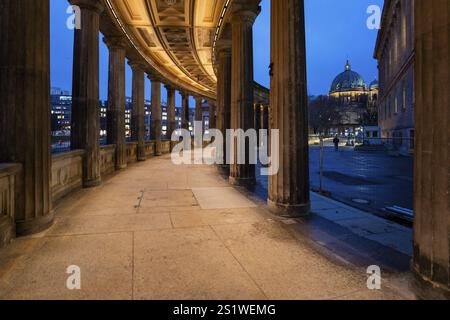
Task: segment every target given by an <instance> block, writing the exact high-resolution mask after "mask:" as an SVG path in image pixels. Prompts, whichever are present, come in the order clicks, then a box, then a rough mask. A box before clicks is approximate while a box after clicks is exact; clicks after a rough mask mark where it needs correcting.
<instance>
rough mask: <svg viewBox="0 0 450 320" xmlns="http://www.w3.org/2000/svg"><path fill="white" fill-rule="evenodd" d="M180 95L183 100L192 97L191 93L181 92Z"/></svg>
mask: <svg viewBox="0 0 450 320" xmlns="http://www.w3.org/2000/svg"><path fill="white" fill-rule="evenodd" d="M180 94H181V97H182V98H183V99H186V98H187V99H189V96H190V94H189V92H186V91H183V90H180Z"/></svg>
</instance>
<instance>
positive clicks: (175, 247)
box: [0, 156, 412, 300]
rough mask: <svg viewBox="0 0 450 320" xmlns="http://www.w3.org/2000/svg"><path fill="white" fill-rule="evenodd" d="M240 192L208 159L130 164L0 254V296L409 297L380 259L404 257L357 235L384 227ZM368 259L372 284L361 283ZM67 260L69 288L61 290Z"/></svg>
mask: <svg viewBox="0 0 450 320" xmlns="http://www.w3.org/2000/svg"><path fill="white" fill-rule="evenodd" d="M240 191H242V190H240V189H239V188H238V189H235V188H232V187H230V185H229V184H228V181H227V180H226V179H223V178H222V177H221V176H220V175H219V174H218V171H217V169H216V168H215V167H210V166H205V165H200V166H199V165H183V166H175V165H174V164H173V163H172V162H171V161H170V156H163V157H160V158H155V159H151V160H149V161H146V162H143V163H138V164H136V165H133V166H130V167H129V168H128V169H127V170H125V171H122V172H119V173H117V174H116V175H115V176H113V177H112V178H111V179H109V180H107V181H106V182H105V183H104V184H103V185H102V186H100V187H97V188H93V189H85V190H81V191H80V192H78V193H76V194H73V195H72V196H70V197H69V198H67V199H65V200H64V201H63V203H61V204H60V205H59V206H58V207H57V208H56V221H55V224H54V225H53V226H52V227H51V228H50V229H49V230H47V231H45V232H43V233H41V234H38V235H34V236H32V237H24V238H19V239H17V240H15V241H14V242H13V243H12V244H11V245H10V246H8V247H7V248H4V249H2V250H0V299H226V300H227V299H251V300H253V299H405V298H411V297H412V296H411V294H410V291H409V290H408V288H407V286H405V283H406V284H407V283H408V275H409V272H407V270H400V269H398V268H397V267H398V264H395V263H392V261H387V262H389V263H385V262H384V261H383V259H381V258H382V257H385V256H387V257H390V259H392V257H397V258H399V257H404V256H406V255H404V254H402V253H399V252H398V251H396V250H394V249H392V248H389V247H386V246H383V245H381V244H379V243H376V242H374V241H373V240H370V239H369V237H375V238H376V237H377V236H380V237H381V236H382V232H385V234H387V235H389V234H394V233H396V232H399V230H397V229H396V228H393V229H388V224H387V223H386V224H384V223H382V222H381V221H378V220H376V219H375V220H374V219H372V218H373V217H371V218H370V219H369V218H368V219H365V218H363V215H364V213H361V214H360V213H358V212H355V211H350V210H347V209H345V207H343V209H342V214H338V213H336V212H333V211H332V210H336V209H339V210H341V209H340V208H341V206H340V205H339V204H338V203H334V202H330V201H327V200H328V199H322V198H321V197H317V196H315V195H313V208H314V211H315V212H318V213H313V214H312V215H311V217H310V218H308V219H295V220H294V219H278V218H277V217H275V216H273V215H271V214H270V213H269V212H268V211H267V209H266V207H265V204H264V203H261V201H260V200H259V201H255V200H254V198H253V196H252V195H249V196H246V195H247V193H243V192H240ZM320 206H321V207H320ZM339 212H341V211H339ZM344 213H345V214H346V215H347V216H346V217H348V218H349V219H347V220H346V219H342V220H341V218H343V217H344ZM324 216H328V218H333V217H334V218H338V219H339V220H337V221H339V223H340V224H346V225H345V226H344V225H338V224H337V222H334V221H330V220H327V219H326V218H324ZM355 222H358V224H357V226H355ZM364 223H365V224H364ZM375 227H376V228H377V229H375ZM353 231H355V232H357V233H359V234H361V235H359V234H356V233H354V232H353ZM372 231H373V232H372ZM388 231H392V232H390V233H389V232H388ZM362 236H364V237H366V238H363V237H362ZM355 257H356V258H358V259H355ZM397 260H399V261H401V259H397ZM395 261H396V259H394V262H395ZM378 263H380V264H379V265H380V267H381V268H382V278H383V283H382V289H381V290H375V291H372V290H368V289H367V284H366V282H367V273H366V269H367V267H368V266H369V265H371V264H378ZM72 265H76V266H79V267H80V269H81V279H82V280H81V290H68V289H67V287H66V281H67V278H68V274H66V270H67V268H68V267H69V266H72ZM385 265H386V268H385ZM403 271H406V272H403Z"/></svg>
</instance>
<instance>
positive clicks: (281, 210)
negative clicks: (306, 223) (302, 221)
mask: <svg viewBox="0 0 450 320" xmlns="http://www.w3.org/2000/svg"><path fill="white" fill-rule="evenodd" d="M267 206H268V207H269V210H270V211H271V212H272V213H273V214H275V215H277V216H280V217H289V218H300V217H307V216H308V215H309V213H310V211H311V204H310V203H307V204H297V205H291V204H284V203H277V202H274V201H272V200H270V199H268V200H267Z"/></svg>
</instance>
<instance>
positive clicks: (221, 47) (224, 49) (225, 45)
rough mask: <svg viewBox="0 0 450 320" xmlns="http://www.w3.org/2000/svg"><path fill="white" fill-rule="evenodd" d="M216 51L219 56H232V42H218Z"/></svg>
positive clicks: (223, 40)
mask: <svg viewBox="0 0 450 320" xmlns="http://www.w3.org/2000/svg"><path fill="white" fill-rule="evenodd" d="M216 50H217V53H218V54H219V55H220V54H223V55H231V40H228V39H227V40H225V39H221V40H219V41H217V44H216Z"/></svg>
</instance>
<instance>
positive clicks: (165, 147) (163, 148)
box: [161, 140, 172, 154]
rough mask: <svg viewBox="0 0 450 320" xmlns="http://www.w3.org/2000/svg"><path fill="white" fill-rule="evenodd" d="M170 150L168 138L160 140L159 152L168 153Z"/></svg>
mask: <svg viewBox="0 0 450 320" xmlns="http://www.w3.org/2000/svg"><path fill="white" fill-rule="evenodd" d="M171 150H172V148H171V142H170V140H164V141H161V153H162V154H166V153H170V151H171Z"/></svg>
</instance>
